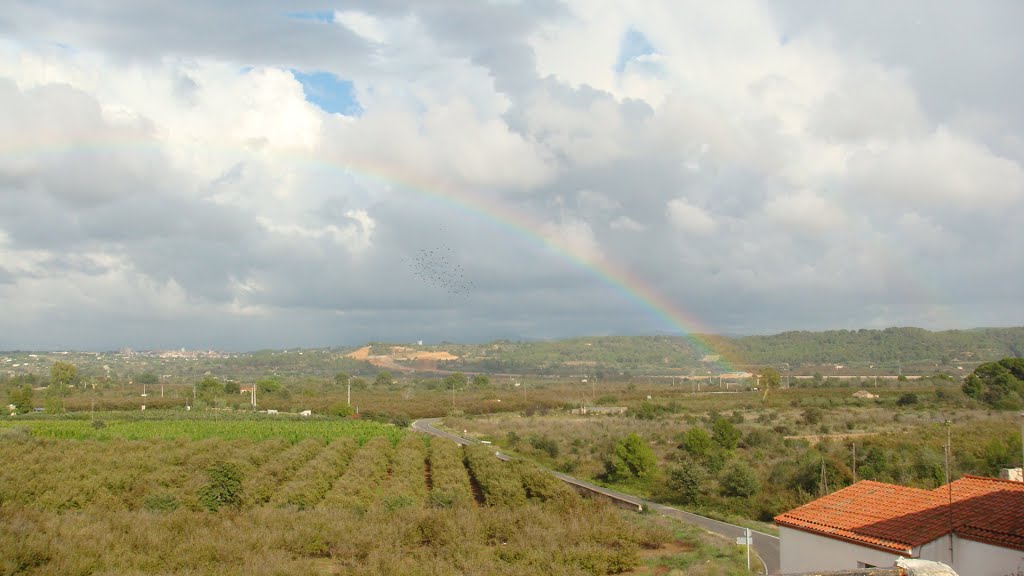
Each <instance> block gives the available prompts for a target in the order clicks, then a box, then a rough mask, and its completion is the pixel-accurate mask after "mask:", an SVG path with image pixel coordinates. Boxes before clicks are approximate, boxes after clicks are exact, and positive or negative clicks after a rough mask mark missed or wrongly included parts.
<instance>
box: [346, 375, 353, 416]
mask: <svg viewBox="0 0 1024 576" xmlns="http://www.w3.org/2000/svg"><path fill="white" fill-rule="evenodd" d="M345 390H346V394H347V395H348V396H347V400H346V403H347V404H348V407H349V408H351V407H352V377H351V376H349V377H347V378H345Z"/></svg>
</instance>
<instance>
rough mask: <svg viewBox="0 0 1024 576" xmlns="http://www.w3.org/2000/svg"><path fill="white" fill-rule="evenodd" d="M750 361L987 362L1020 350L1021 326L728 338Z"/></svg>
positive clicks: (1023, 344) (1018, 353)
mask: <svg viewBox="0 0 1024 576" xmlns="http://www.w3.org/2000/svg"><path fill="white" fill-rule="evenodd" d="M731 344H733V345H734V346H735V347H736V350H737V352H738V355H739V357H740V358H743V359H744V360H746V361H748V362H752V363H758V364H774V363H780V362H789V363H790V364H802V363H820V362H846V363H854V362H875V363H893V362H904V363H910V362H928V361H931V362H938V363H940V364H942V363H951V362H953V361H955V360H960V361H987V360H996V359H999V358H1004V357H1007V356H1022V355H1024V327H1019V328H977V329H973V330H947V331H943V332H929V331H927V330H922V329H921V328H886V329H885V330H830V331H828V332H784V333H782V334H776V335H773V336H747V337H744V338H739V339H736V340H733V341H731Z"/></svg>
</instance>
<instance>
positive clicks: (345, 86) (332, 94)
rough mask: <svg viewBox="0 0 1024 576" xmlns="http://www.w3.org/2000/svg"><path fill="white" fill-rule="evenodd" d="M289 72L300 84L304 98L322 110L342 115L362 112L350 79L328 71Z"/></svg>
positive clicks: (353, 114)
mask: <svg viewBox="0 0 1024 576" xmlns="http://www.w3.org/2000/svg"><path fill="white" fill-rule="evenodd" d="M291 72H292V75H293V76H295V79H296V80H298V81H299V82H300V83H301V84H302V91H303V92H304V93H305V94H306V100H308V101H309V102H312V103H313V104H315V105H316V106H318V107H319V108H320V109H321V110H323V111H324V112H329V113H331V114H342V115H344V116H359V115H360V114H362V113H363V107H362V106H360V105H359V100H358V99H356V88H355V85H354V84H352V81H351V80H345V79H343V78H338V77H337V76H335V75H334V74H331V73H329V72H311V73H305V72H300V71H298V70H292V71H291Z"/></svg>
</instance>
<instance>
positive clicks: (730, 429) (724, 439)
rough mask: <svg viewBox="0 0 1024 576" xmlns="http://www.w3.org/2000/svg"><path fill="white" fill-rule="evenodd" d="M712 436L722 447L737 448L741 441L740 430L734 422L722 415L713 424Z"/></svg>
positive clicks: (727, 448)
mask: <svg viewBox="0 0 1024 576" xmlns="http://www.w3.org/2000/svg"><path fill="white" fill-rule="evenodd" d="M711 438H712V439H713V440H714V441H715V443H717V444H718V445H719V446H721V447H722V448H724V449H726V450H735V449H736V445H737V444H738V443H739V441H740V431H739V430H737V429H736V426H734V425H733V423H732V422H729V421H728V420H726V419H725V418H721V417H720V418H718V419H717V420H715V422H714V424H712V425H711Z"/></svg>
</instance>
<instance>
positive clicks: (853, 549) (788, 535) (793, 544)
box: [779, 526, 967, 574]
mask: <svg viewBox="0 0 1024 576" xmlns="http://www.w3.org/2000/svg"><path fill="white" fill-rule="evenodd" d="M779 552H780V555H781V561H780V564H781V566H782V570H781V571H782V573H783V574H789V573H800V572H815V571H825V570H849V569H851V568H859V567H861V566H863V565H865V564H868V565H871V566H892V565H893V564H895V563H896V559H897V558H899V557H900V555H899V554H893V553H891V552H883V551H881V550H876V549H874V548H868V547H867V546H858V545H856V544H854V543H852V542H846V541H844V540H836V539H834V538H827V537H825V536H819V535H817V534H811V533H810V532H804V531H803V530H794V529H793V528H787V527H786V526H779ZM962 574H967V573H966V572H962Z"/></svg>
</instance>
